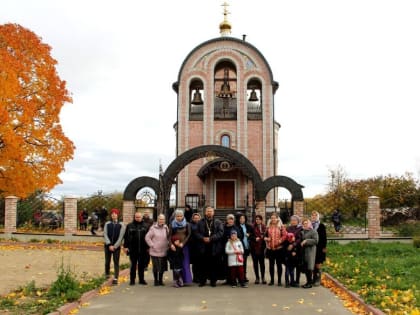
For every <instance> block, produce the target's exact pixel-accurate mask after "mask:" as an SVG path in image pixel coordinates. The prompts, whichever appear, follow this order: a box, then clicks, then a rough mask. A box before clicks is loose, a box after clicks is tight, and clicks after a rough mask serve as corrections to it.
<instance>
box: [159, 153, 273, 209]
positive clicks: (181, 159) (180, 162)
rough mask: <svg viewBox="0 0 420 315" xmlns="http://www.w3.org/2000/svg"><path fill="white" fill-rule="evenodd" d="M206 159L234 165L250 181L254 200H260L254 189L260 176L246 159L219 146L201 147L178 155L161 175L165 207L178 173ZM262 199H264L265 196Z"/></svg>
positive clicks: (258, 182) (258, 184) (259, 180)
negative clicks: (215, 159)
mask: <svg viewBox="0 0 420 315" xmlns="http://www.w3.org/2000/svg"><path fill="white" fill-rule="evenodd" d="M206 157H220V158H225V159H227V160H229V161H231V162H232V163H234V164H235V166H236V167H238V168H240V169H241V171H242V172H243V173H244V174H245V175H246V176H248V177H249V178H250V179H251V180H252V182H253V184H254V189H255V199H256V200H260V198H261V196H260V195H259V194H258V191H257V190H256V187H259V186H260V185H261V183H262V180H261V175H260V173H259V172H258V170H257V169H256V167H255V166H254V164H252V163H251V161H250V160H248V158H246V157H245V156H244V155H243V154H241V153H239V152H238V151H235V150H232V149H230V148H227V147H223V146H220V145H202V146H199V147H195V148H193V149H190V150H188V151H185V152H184V153H182V154H181V155H179V156H178V157H177V158H176V159H175V160H174V161H172V163H171V164H170V165H169V166H168V168H167V169H166V171H165V173H164V174H163V176H162V181H163V182H162V187H163V192H162V193H163V195H164V200H165V203H166V206H168V203H169V194H170V191H171V186H172V184H173V183H174V179H175V178H176V177H177V176H178V174H179V172H180V171H181V170H182V169H183V168H184V167H185V166H187V165H188V164H190V163H191V162H193V161H195V160H198V159H200V158H206ZM263 198H265V196H264V197H263Z"/></svg>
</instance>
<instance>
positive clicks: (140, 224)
mask: <svg viewBox="0 0 420 315" xmlns="http://www.w3.org/2000/svg"><path fill="white" fill-rule="evenodd" d="M148 230H149V226H148V225H147V223H146V222H144V221H143V216H142V214H141V212H136V213H135V214H134V220H133V222H131V223H129V224H128V225H127V228H126V230H125V235H124V248H125V251H126V253H127V254H128V255H129V256H130V263H131V266H130V285H134V284H135V280H136V266H137V270H138V274H139V284H143V285H147V282H146V281H145V280H144V268H145V267H146V263H147V258H148V253H147V250H148V248H149V247H148V246H147V243H146V240H145V237H146V233H147V231H148Z"/></svg>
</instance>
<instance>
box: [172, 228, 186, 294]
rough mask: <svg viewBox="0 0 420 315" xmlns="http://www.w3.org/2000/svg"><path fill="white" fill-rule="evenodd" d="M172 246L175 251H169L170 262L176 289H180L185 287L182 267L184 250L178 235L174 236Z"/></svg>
mask: <svg viewBox="0 0 420 315" xmlns="http://www.w3.org/2000/svg"><path fill="white" fill-rule="evenodd" d="M171 241H172V244H173V245H174V246H175V250H173V249H169V251H168V260H169V263H170V266H171V269H172V272H173V278H174V287H175V288H180V287H182V286H184V280H183V279H182V266H183V261H184V253H183V248H182V246H181V241H180V239H179V237H178V236H177V235H174V236H172V238H171Z"/></svg>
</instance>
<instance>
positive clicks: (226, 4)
mask: <svg viewBox="0 0 420 315" xmlns="http://www.w3.org/2000/svg"><path fill="white" fill-rule="evenodd" d="M228 6H229V3H227V2H226V1H225V2H223V4H222V7H224V8H223V15H224V16H225V17H226V16H227V15H228V14H230V12H229V11H228V9H227V8H228Z"/></svg>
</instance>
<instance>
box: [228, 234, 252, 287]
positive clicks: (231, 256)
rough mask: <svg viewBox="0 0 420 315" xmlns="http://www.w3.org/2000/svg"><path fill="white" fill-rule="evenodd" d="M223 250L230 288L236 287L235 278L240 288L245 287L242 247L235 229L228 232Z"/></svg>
mask: <svg viewBox="0 0 420 315" xmlns="http://www.w3.org/2000/svg"><path fill="white" fill-rule="evenodd" d="M225 252H226V254H227V257H228V266H229V274H230V280H231V283H232V288H236V280H239V284H240V286H241V287H242V288H247V287H248V286H247V285H246V282H245V272H244V256H243V254H244V247H243V245H242V242H241V241H240V240H239V239H238V234H237V232H236V230H232V232H231V233H230V239H229V241H228V242H227V243H226V247H225Z"/></svg>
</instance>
